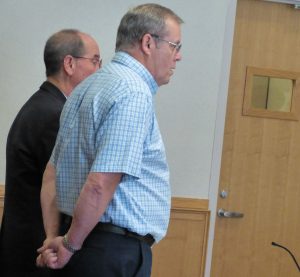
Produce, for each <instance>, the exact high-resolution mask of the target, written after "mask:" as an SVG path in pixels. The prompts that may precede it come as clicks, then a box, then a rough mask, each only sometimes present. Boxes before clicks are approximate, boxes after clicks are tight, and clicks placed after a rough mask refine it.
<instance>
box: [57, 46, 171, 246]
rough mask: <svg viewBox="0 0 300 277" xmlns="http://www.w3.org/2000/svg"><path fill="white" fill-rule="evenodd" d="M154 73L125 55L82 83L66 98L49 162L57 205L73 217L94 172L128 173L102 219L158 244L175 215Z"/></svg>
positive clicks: (116, 58)
mask: <svg viewBox="0 0 300 277" xmlns="http://www.w3.org/2000/svg"><path fill="white" fill-rule="evenodd" d="M157 89H158V86H157V83H156V82H155V80H154V78H153V77H152V75H151V74H150V73H149V71H148V70H147V69H146V68H145V67H144V66H143V65H142V64H141V63H139V62H138V61H137V60H135V59H134V58H133V57H131V56H130V55H128V54H127V53H125V52H118V53H116V55H115V57H114V58H113V59H112V61H111V62H110V63H109V64H108V65H106V66H105V67H104V68H102V69H101V70H99V71H97V72H96V73H95V74H93V75H92V76H90V77H89V78H87V79H86V80H85V81H83V82H82V83H81V84H80V85H79V86H78V87H77V88H76V89H75V90H74V92H73V93H72V95H71V96H70V97H69V99H68V100H67V102H66V105H65V107H64V110H63V112H62V116H61V122H60V130H59V133H58V137H57V141H56V145H55V148H54V151H53V153H52V157H51V162H52V163H53V164H54V166H55V168H56V174H57V177H56V178H57V179H56V186H57V197H58V205H59V209H60V211H61V212H63V213H66V214H69V215H72V213H73V210H74V207H75V204H76V201H77V198H78V197H79V193H80V191H81V189H82V187H83V184H84V183H85V180H86V178H87V175H88V174H89V173H90V172H121V173H123V177H122V179H121V182H120V184H119V185H118V187H117V189H116V192H115V194H114V196H113V199H112V201H111V202H110V204H109V206H108V207H107V209H106V211H105V213H104V214H103V216H102V217H101V218H99V221H102V222H110V223H113V224H116V225H118V226H121V227H124V228H127V229H129V230H130V231H133V232H136V233H138V234H140V235H146V234H148V233H150V234H151V235H153V237H154V238H155V240H156V241H159V240H160V239H161V238H162V237H163V236H164V235H165V233H166V230H167V226H168V222H169V214H170V186H169V170H168V166H167V162H166V155H165V149H164V145H163V141H162V138H161V134H160V131H159V127H158V123H157V119H156V116H155V112H154V107H153V95H154V94H155V93H156V91H157Z"/></svg>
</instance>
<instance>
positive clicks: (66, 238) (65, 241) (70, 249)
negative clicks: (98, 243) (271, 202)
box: [62, 234, 80, 254]
mask: <svg viewBox="0 0 300 277" xmlns="http://www.w3.org/2000/svg"><path fill="white" fill-rule="evenodd" d="M62 242H63V246H64V247H65V248H66V249H67V250H68V251H70V252H71V253H73V254H74V253H75V252H77V251H78V250H80V248H75V247H73V246H72V245H71V244H70V243H69V241H68V235H67V234H65V235H64V237H63V241H62Z"/></svg>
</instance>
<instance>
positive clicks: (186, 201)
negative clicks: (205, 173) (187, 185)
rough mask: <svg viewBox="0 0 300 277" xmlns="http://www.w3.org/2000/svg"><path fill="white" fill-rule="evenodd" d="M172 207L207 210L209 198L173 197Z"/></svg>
mask: <svg viewBox="0 0 300 277" xmlns="http://www.w3.org/2000/svg"><path fill="white" fill-rule="evenodd" d="M171 209H172V210H185V211H192V210H195V211H207V210H208V199H195V198H184V197H172V204H171Z"/></svg>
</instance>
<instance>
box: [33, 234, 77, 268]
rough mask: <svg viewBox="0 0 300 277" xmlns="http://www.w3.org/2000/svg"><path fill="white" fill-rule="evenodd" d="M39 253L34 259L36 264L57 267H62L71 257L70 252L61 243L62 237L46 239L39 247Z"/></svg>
mask: <svg viewBox="0 0 300 277" xmlns="http://www.w3.org/2000/svg"><path fill="white" fill-rule="evenodd" d="M37 251H38V253H40V255H39V256H38V257H37V259H36V264H37V266H40V267H49V268H52V269H58V268H62V267H64V266H65V265H66V264H67V263H68V262H69V260H70V258H71V257H72V255H73V254H72V253H71V252H70V251H69V250H67V249H66V248H65V247H64V245H63V237H56V238H54V239H51V240H50V239H46V240H45V242H44V244H43V246H42V247H41V248H39V249H38V250H37Z"/></svg>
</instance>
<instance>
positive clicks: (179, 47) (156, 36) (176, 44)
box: [150, 34, 182, 53]
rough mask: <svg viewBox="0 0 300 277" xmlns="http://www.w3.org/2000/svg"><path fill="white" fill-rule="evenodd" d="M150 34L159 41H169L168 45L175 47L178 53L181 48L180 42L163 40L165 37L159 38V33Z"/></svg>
mask: <svg viewBox="0 0 300 277" xmlns="http://www.w3.org/2000/svg"><path fill="white" fill-rule="evenodd" d="M150 35H151V37H154V38H156V39H158V40H161V41H164V42H166V43H169V45H170V46H171V47H173V49H175V50H176V52H177V53H178V52H179V51H180V49H181V46H182V44H181V43H180V42H178V43H175V42H172V41H168V40H165V39H162V38H160V37H159V35H156V34H150Z"/></svg>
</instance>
